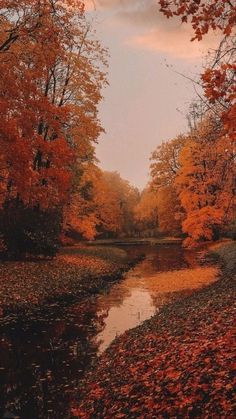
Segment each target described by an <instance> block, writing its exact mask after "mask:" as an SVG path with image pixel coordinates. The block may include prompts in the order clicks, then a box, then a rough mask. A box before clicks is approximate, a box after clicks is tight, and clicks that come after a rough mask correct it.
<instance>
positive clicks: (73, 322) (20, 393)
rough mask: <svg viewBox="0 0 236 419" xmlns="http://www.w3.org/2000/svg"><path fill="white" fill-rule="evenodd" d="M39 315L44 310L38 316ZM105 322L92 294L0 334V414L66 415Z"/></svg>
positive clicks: (31, 418) (25, 418)
mask: <svg viewBox="0 0 236 419" xmlns="http://www.w3.org/2000/svg"><path fill="white" fill-rule="evenodd" d="M42 316H43V315H42ZM103 326H104V317H103V316H101V315H97V305H96V299H94V300H93V301H91V302H87V303H85V302H84V303H81V304H78V305H77V306H75V307H74V308H72V307H71V308H70V309H68V310H67V309H66V308H62V311H61V313H57V314H55V313H54V314H50V313H47V315H46V316H45V318H43V319H42V317H41V318H40V319H38V320H37V319H35V321H32V322H31V324H27V325H26V324H15V325H13V326H11V327H10V326H8V329H6V330H4V331H3V332H2V334H1V335H0V339H1V338H2V339H3V340H0V406H1V407H0V417H2V416H3V414H4V412H5V411H6V410H7V411H10V412H12V413H17V414H18V415H19V416H20V418H21V419H51V418H52V419H55V418H57V419H60V418H63V419H66V418H70V411H69V406H70V403H71V401H72V400H73V399H74V396H75V395H76V392H77V388H78V384H79V382H80V380H81V378H82V376H83V373H84V371H85V369H86V368H87V367H88V366H91V364H92V363H93V362H95V360H96V353H97V350H98V343H97V342H96V339H95V336H96V335H97V333H99V331H101V330H102V328H103Z"/></svg>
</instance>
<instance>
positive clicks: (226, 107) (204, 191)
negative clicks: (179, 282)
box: [159, 0, 236, 243]
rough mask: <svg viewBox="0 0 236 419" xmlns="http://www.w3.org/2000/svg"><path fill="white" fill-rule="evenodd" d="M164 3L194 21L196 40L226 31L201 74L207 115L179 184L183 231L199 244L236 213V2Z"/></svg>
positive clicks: (167, 10) (170, 12) (193, 137)
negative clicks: (211, 32) (208, 34)
mask: <svg viewBox="0 0 236 419" xmlns="http://www.w3.org/2000/svg"><path fill="white" fill-rule="evenodd" d="M159 5H160V10H161V11H162V12H163V13H164V14H165V15H166V16H167V17H168V18H171V17H173V16H180V18H181V20H182V22H183V23H187V22H190V23H191V25H192V28H193V31H194V36H193V38H192V40H196V39H197V40H198V41H201V40H202V38H203V37H204V36H205V35H206V34H207V33H208V32H210V31H212V30H213V31H216V32H217V33H218V34H221V35H222V38H221V41H220V44H219V46H218V48H217V49H216V50H215V51H214V52H212V53H211V54H210V59H209V60H208V63H207V65H206V68H205V70H204V72H203V74H202V76H201V84H202V87H203V90H204V94H205V96H204V98H203V99H202V103H204V105H205V114H202V115H201V117H202V118H201V119H202V120H201V123H198V124H197V125H196V124H194V127H193V128H194V129H192V130H191V133H190V136H189V141H188V142H187V143H186V146H185V147H184V149H183V152H182V153H181V158H180V161H181V170H180V172H179V174H178V178H177V183H176V185H178V188H179V189H178V190H179V196H180V200H181V204H182V206H183V207H184V209H185V211H186V220H185V221H184V223H183V229H184V231H185V232H186V233H188V234H189V236H190V238H189V243H194V242H196V241H199V240H200V239H203V238H204V239H212V238H214V237H215V238H216V237H217V236H218V233H219V230H221V229H222V228H225V227H226V226H227V225H229V223H231V221H232V217H234V215H233V214H234V213H235V194H236V189H235V174H236V170H235V140H236V131H235V126H236V101H235V99H236V79H235V74H236V66H235V61H236V47H235V36H236V34H235V22H236V5H235V2H231V1H230V0H229V1H228V0H225V1H220V0H207V1H203V0H198V1H195V0H190V1H182V0H167V1H166V0H159ZM197 220H198V221H197Z"/></svg>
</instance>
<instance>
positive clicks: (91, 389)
mask: <svg viewBox="0 0 236 419" xmlns="http://www.w3.org/2000/svg"><path fill="white" fill-rule="evenodd" d="M213 252H214V255H215V257H217V258H218V257H220V258H221V264H222V275H221V277H220V279H219V280H218V281H217V282H215V283H213V284H211V285H209V286H207V287H205V288H203V289H202V290H199V291H195V293H194V294H193V295H191V296H186V297H184V298H182V299H179V300H176V301H175V302H174V303H172V304H168V305H165V306H164V307H163V308H161V309H160V311H159V313H158V314H157V315H155V316H154V317H152V318H151V319H150V320H148V321H146V322H144V323H143V324H142V325H141V326H139V327H137V328H135V329H133V330H131V331H128V332H126V333H124V334H123V335H122V336H121V337H119V338H118V339H117V340H116V341H115V342H114V343H113V344H112V345H111V346H110V347H109V348H108V350H107V351H106V352H105V353H104V354H103V355H102V356H101V357H100V362H99V364H98V366H97V368H96V369H95V370H93V371H91V372H90V373H89V374H88V375H87V377H86V379H85V381H84V383H83V386H81V390H80V391H81V397H80V398H79V402H78V403H75V404H74V406H73V410H72V412H73V415H74V416H75V417H76V416H77V417H79V418H94V417H96V418H107V419H108V418H111V417H113V418H126V417H127V418H138V417H145V418H146V417H147V418H155V417H167V418H168V417H202V418H203V417H204V418H205V417H225V418H226V417H227V418H231V417H235V413H236V405H235V400H236V394H235V388H236V380H235V377H236V374H235V372H236V370H235V350H236V348H235V342H236V326H235V289H236V281H235V278H236V276H235V273H236V245H235V244H229V245H225V246H223V247H219V248H215V249H213Z"/></svg>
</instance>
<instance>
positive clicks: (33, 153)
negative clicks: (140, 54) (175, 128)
mask: <svg viewBox="0 0 236 419" xmlns="http://www.w3.org/2000/svg"><path fill="white" fill-rule="evenodd" d="M159 3H160V6H161V11H162V12H163V13H164V14H165V15H166V16H167V17H168V18H171V17H172V16H174V15H177V16H179V17H180V18H181V19H182V22H183V23H184V22H187V21H190V22H191V24H192V26H193V30H194V33H195V35H194V38H196V40H195V42H197V41H201V39H202V37H204V35H205V34H206V33H207V32H208V31H209V30H212V29H213V30H217V31H218V32H220V33H221V34H222V40H221V43H220V45H219V48H218V49H217V51H215V52H214V53H213V52H212V53H211V56H210V59H209V60H208V61H209V62H208V65H207V66H206V68H205V70H204V72H203V74H202V75H201V77H200V79H199V80H198V81H196V83H197V84H198V85H199V86H200V88H201V89H202V90H201V92H202V93H201V94H199V97H198V98H197V100H196V102H195V103H193V104H192V106H191V109H190V111H189V115H188V120H189V131H188V132H187V133H185V134H180V135H179V136H177V137H176V138H174V139H166V140H167V141H165V142H163V143H162V144H161V145H159V146H157V148H156V150H155V151H154V152H153V153H152V156H151V166H150V182H149V184H148V185H147V187H146V188H145V190H144V191H142V192H140V191H138V190H137V188H135V187H133V186H132V185H130V184H129V182H127V181H126V180H124V179H122V178H121V177H120V175H119V174H118V173H116V172H114V173H108V172H103V171H102V170H101V169H100V168H99V166H98V162H97V160H96V155H95V145H96V142H97V141H98V140H99V136H100V134H101V133H102V132H103V129H104V128H103V127H102V126H101V123H100V120H99V115H98V105H99V102H100V101H101V100H102V90H103V88H104V87H106V85H107V75H106V71H107V51H106V49H105V48H104V47H103V46H102V45H101V44H100V43H99V41H98V40H97V38H96V34H95V32H94V30H93V27H92V25H91V22H89V21H87V19H86V13H85V9H84V4H83V2H82V1H79V0H63V1H58V0H44V1H35V0H23V1H20V2H16V1H13V0H1V2H0V5H1V7H0V54H1V60H0V73H1V79H0V112H1V119H0V136H1V143H0V160H1V161H0V205H1V213H0V228H1V248H2V251H3V252H4V253H5V254H6V253H7V254H8V255H10V256H22V255H25V254H27V253H33V254H44V255H50V256H53V255H54V254H55V253H56V251H57V249H58V247H59V245H60V244H61V243H69V242H70V240H78V239H89V240H91V239H94V238H99V237H100V238H114V237H127V236H128V237H131V236H135V237H139V236H153V235H154V236H158V235H160V234H163V235H167V234H168V235H175V236H181V237H184V238H185V242H184V243H185V245H186V246H191V245H194V244H196V243H198V242H199V241H202V240H215V239H217V238H218V237H219V236H220V235H225V234H231V236H235V195H236V183H235V182H236V177H235V174H236V171H235V156H236V155H235V153H236V151H235V135H236V132H235V120H236V104H235V98H236V83H235V82H236V80H235V72H236V65H235V58H236V48H235V20H236V8H235V6H234V5H233V4H232V3H231V2H230V1H215V0H214V1H213V0H209V1H207V2H205V3H203V2H202V1H200V0H199V1H194V0H193V1H189V2H183V1H181V0H174V1H165V0H160V1H159ZM131 164H132V162H131Z"/></svg>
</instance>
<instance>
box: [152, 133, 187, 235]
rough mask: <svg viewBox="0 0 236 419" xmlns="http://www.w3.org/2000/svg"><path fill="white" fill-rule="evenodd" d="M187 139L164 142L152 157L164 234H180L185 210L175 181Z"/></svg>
mask: <svg viewBox="0 0 236 419" xmlns="http://www.w3.org/2000/svg"><path fill="white" fill-rule="evenodd" d="M185 142H186V138H185V137H184V136H183V135H179V136H178V137H176V138H175V139H173V140H171V141H166V142H163V143H162V144H161V145H160V146H158V147H157V149H156V150H155V151H154V152H153V153H152V156H151V160H152V163H151V184H150V187H151V190H152V191H153V192H154V193H155V194H156V200H157V201H156V202H157V208H158V221H159V229H160V231H161V232H164V233H172V234H179V233H180V232H181V220H182V218H183V209H182V208H181V205H180V200H179V198H178V196H177V193H176V187H175V184H174V182H175V179H176V176H177V173H178V171H179V168H180V163H179V155H180V152H181V150H182V148H183V147H184V145H185Z"/></svg>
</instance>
